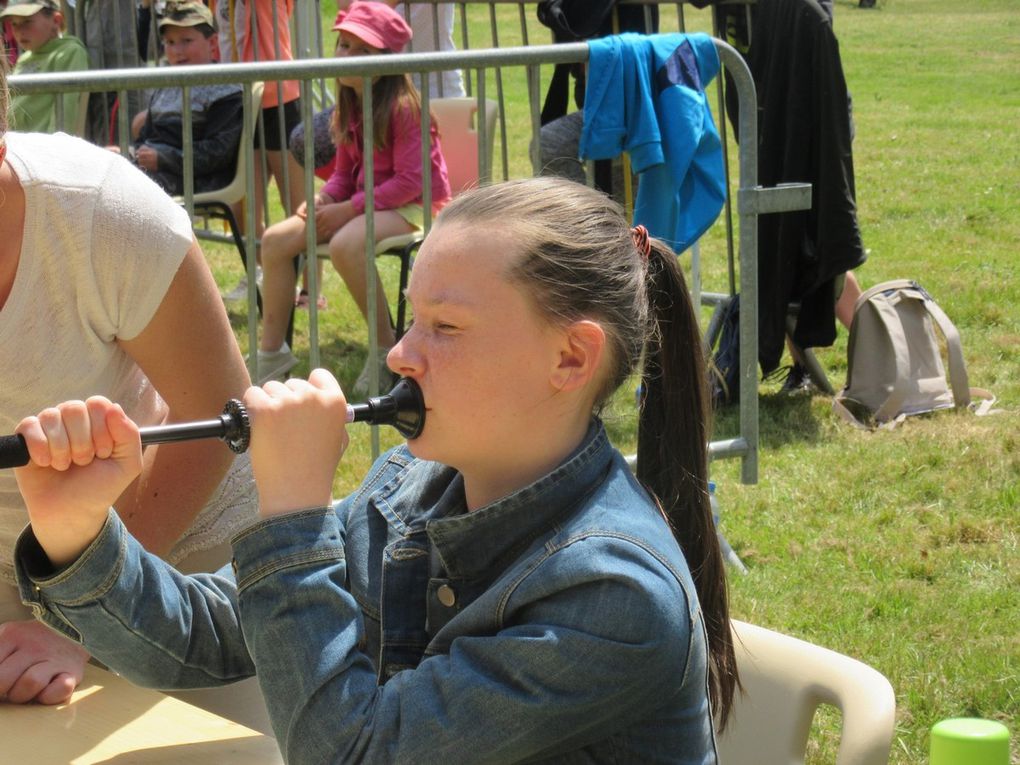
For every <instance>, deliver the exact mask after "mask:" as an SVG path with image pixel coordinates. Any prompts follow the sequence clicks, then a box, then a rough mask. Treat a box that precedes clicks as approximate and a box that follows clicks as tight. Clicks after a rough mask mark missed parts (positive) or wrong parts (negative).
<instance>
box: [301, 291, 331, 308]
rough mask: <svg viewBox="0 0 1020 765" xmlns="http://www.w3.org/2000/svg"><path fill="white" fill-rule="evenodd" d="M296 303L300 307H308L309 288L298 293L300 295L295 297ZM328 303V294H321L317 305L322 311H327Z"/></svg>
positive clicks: (316, 302)
mask: <svg viewBox="0 0 1020 765" xmlns="http://www.w3.org/2000/svg"><path fill="white" fill-rule="evenodd" d="M294 305H295V306H296V307H298V308H305V309H307V308H308V290H301V291H300V292H299V293H298V296H297V297H296V298H294ZM327 305H328V304H327V302H326V296H325V295H319V299H318V300H316V301H315V307H316V308H318V309H319V310H320V311H325V310H326V306H327Z"/></svg>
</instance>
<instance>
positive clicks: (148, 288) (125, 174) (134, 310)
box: [90, 158, 192, 340]
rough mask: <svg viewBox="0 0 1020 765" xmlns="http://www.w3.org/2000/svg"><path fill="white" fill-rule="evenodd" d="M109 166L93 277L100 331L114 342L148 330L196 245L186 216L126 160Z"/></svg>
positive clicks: (98, 208)
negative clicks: (185, 258)
mask: <svg viewBox="0 0 1020 765" xmlns="http://www.w3.org/2000/svg"><path fill="white" fill-rule="evenodd" d="M115 159H117V160H118V161H113V162H110V163H109V166H108V170H107V173H106V178H105V179H104V182H103V183H102V184H101V186H100V190H99V192H98V194H97V196H96V201H95V209H94V214H93V220H92V224H93V225H92V241H91V247H90V250H91V252H92V275H93V278H94V279H95V286H96V294H97V296H98V298H99V301H100V305H101V310H100V316H101V319H100V323H101V324H105V326H101V327H97V329H98V330H99V331H100V332H101V333H102V334H104V335H108V336H109V337H110V338H111V339H113V338H119V339H121V340H131V339H133V338H135V337H137V336H138V335H139V334H140V333H141V332H142V330H144V329H145V328H146V327H147V326H148V324H149V322H150V321H151V320H152V317H153V316H154V315H155V313H156V310H157V309H158V308H159V306H160V304H161V303H162V302H163V298H164V296H165V295H166V293H167V290H168V289H169V287H170V283H171V282H172V281H173V279H174V276H175V275H176V273H177V270H178V268H180V265H181V263H182V262H183V260H184V256H185V254H186V253H187V251H188V249H189V247H190V246H191V241H192V231H191V221H190V220H189V218H188V214H187V212H185V210H184V209H183V208H182V207H181V206H180V205H178V204H177V203H176V202H174V201H173V200H172V199H170V197H168V196H167V195H166V192H164V191H163V190H162V189H160V188H159V187H158V186H157V185H156V184H155V183H154V182H153V181H152V180H150V179H149V178H148V177H146V176H145V175H144V174H143V173H142V172H141V171H140V170H138V169H137V168H135V167H134V166H132V165H131V164H130V163H128V162H126V161H123V160H122V159H121V158H115Z"/></svg>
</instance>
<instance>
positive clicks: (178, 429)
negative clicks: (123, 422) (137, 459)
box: [0, 377, 425, 469]
mask: <svg viewBox="0 0 1020 765" xmlns="http://www.w3.org/2000/svg"><path fill="white" fill-rule="evenodd" d="M347 422H367V423H369V424H370V425H392V426H393V427H394V428H396V429H397V432H399V433H400V435H402V436H403V437H404V438H417V437H418V436H419V435H421V431H422V429H423V428H424V427H425V400H424V398H423V397H422V394H421V388H419V387H418V383H416V382H415V381H414V380H412V379H410V378H408V377H402V378H400V380H398V381H397V384H396V385H394V386H393V389H392V390H391V391H390V392H389V393H386V394H384V395H382V396H373V397H372V398H369V399H368V401H366V402H365V403H363V404H348V405H347ZM139 434H140V435H141V438H142V446H148V445H149V444H166V443H171V442H174V441H194V440H197V439H200V438H219V439H222V440H223V441H225V442H226V444H227V446H228V447H230V449H231V450H232V451H234V452H237V453H238V454H240V453H241V452H243V451H245V450H246V449H247V448H248V444H249V442H250V441H251V424H250V423H249V421H248V410H247V409H245V408H244V404H242V403H241V402H240V401H238V400H237V399H231V400H230V401H228V402H227V405H226V406H225V407H223V414H221V415H220V416H219V417H217V418H216V419H213V420H197V421H195V422H178V423H172V424H170V425H154V426H152V427H147V428H139ZM28 463H29V456H28V447H27V446H26V445H25V439H24V437H23V436H21V434H15V435H11V436H0V469H2V468H14V467H21V466H22V465H27V464H28Z"/></svg>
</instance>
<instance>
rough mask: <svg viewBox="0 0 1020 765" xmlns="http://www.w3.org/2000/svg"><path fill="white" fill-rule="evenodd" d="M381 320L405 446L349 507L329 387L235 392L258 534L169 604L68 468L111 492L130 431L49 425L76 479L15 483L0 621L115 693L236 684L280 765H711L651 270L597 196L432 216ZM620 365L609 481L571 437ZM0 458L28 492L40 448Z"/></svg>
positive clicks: (677, 298)
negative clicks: (72, 645)
mask: <svg viewBox="0 0 1020 765" xmlns="http://www.w3.org/2000/svg"><path fill="white" fill-rule="evenodd" d="M407 299H408V302H409V304H410V306H411V307H412V309H413V311H414V322H413V324H412V325H411V327H410V328H409V329H408V331H407V333H406V334H405V335H404V336H403V337H402V338H401V339H400V341H399V342H398V343H397V344H396V345H395V346H394V347H393V349H392V350H391V351H390V353H389V357H388V363H389V367H390V369H391V370H392V371H393V372H395V373H397V374H399V375H402V376H405V377H409V378H412V379H413V380H415V381H416V382H417V383H418V384H419V385H420V387H421V389H422V392H423V396H424V401H425V407H426V412H427V413H426V419H425V427H424V430H423V431H422V433H421V434H420V435H419V436H417V437H415V438H413V439H411V440H410V441H409V442H408V443H407V444H406V445H403V446H400V447H398V448H396V449H394V450H392V451H390V452H388V453H387V454H384V455H383V456H382V457H380V459H379V460H378V461H377V462H376V464H375V466H373V468H372V469H371V471H370V473H369V475H368V477H367V478H366V479H365V481H364V482H363V484H362V486H361V488H360V489H359V490H358V491H357V492H355V493H354V494H353V495H351V496H349V497H347V498H346V499H344V500H341V501H339V502H337V503H335V504H334V503H332V501H331V499H330V490H331V485H332V481H333V476H334V471H335V469H336V465H337V463H338V461H339V460H340V458H341V457H342V455H343V452H344V449H345V448H346V445H347V436H346V432H345V430H344V424H343V421H344V415H345V406H344V404H345V397H344V394H343V392H342V391H341V390H340V387H339V386H338V384H337V382H336V380H335V379H334V378H333V377H332V376H331V375H330V374H329V373H328V372H326V371H325V370H315V371H314V372H313V373H312V375H311V377H310V378H309V380H307V381H303V380H295V379H292V380H288V381H287V382H286V383H280V382H269V383H267V384H266V385H264V386H263V387H261V388H251V389H249V390H248V392H247V393H246V395H245V403H246V405H247V406H248V409H249V412H250V414H251V419H252V462H253V465H254V469H255V477H256V482H257V484H258V489H259V498H260V505H261V507H260V512H261V515H262V516H263V520H262V521H261V522H259V523H257V524H256V525H254V526H253V527H252V528H250V529H248V530H247V531H245V532H243V533H242V534H240V535H238V537H236V538H235V540H234V577H236V583H235V581H234V579H233V578H224V577H212V578H210V577H206V578H204V579H190V578H187V577H179V576H178V577H173V576H171V575H169V574H167V573H166V572H165V571H164V570H163V568H162V566H161V564H160V563H159V562H158V561H156V560H155V559H152V558H150V557H149V556H147V555H146V554H144V553H143V552H142V551H141V550H140V549H139V548H138V546H137V545H135V544H134V543H133V542H132V540H131V539H130V538H129V536H128V535H127V534H126V533H125V531H124V529H123V526H122V525H121V524H120V523H119V522H118V521H117V519H116V516H112V515H107V513H106V510H105V507H104V505H103V497H105V496H107V495H108V496H111V497H116V494H117V491H118V490H119V486H118V484H117V483H116V482H115V481H112V480H110V483H111V485H110V486H109V489H108V491H107V492H106V494H105V495H101V494H100V493H99V492H98V491H97V489H96V486H97V482H98V478H97V477H96V476H90V473H91V471H92V469H93V467H94V465H88V466H86V465H82V462H83V461H84V460H83V457H82V455H83V454H87V453H88V452H89V449H90V444H91V443H92V442H93V440H94V441H96V442H97V443H99V444H102V445H103V446H104V449H103V451H102V453H101V455H99V454H97V459H95V463H101V462H114V463H117V464H118V465H119V466H120V467H121V472H122V473H123V474H124V476H125V477H127V476H130V475H131V473H132V472H133V470H134V469H135V468H134V464H135V462H134V461H135V460H137V459H138V454H137V449H138V447H137V436H136V435H134V429H133V426H132V424H131V423H130V421H127V420H126V418H124V417H123V415H122V414H121V413H118V411H117V410H116V408H115V407H114V406H113V405H112V404H110V403H109V402H104V401H95V400H93V401H90V403H89V405H88V407H85V409H87V411H86V412H85V414H81V413H79V414H75V412H76V409H75V408H74V407H64V408H62V415H63V417H65V418H72V419H73V422H71V423H69V424H68V426H67V427H66V428H65V430H66V432H67V433H68V434H69V437H70V440H71V442H72V444H71V446H73V447H74V448H75V452H74V453H75V459H76V463H78V465H79V467H78V468H77V472H76V474H75V476H68V475H63V474H60V473H58V472H57V471H54V470H51V469H49V468H43V467H39V466H32V467H28V468H22V469H21V470H22V471H29V472H26V473H25V474H24V478H25V480H22V481H21V486H22V491H23V492H26V496H25V498H26V502H27V504H28V506H29V508H30V512H31V513H32V523H33V527H32V531H31V532H29V533H28V535H27V538H26V539H25V540H24V548H23V553H22V555H20V556H19V571H20V574H21V576H22V577H23V579H24V580H25V585H24V586H23V588H22V592H34V593H37V594H38V606H39V608H40V609H41V610H42V611H44V617H43V618H45V619H47V620H48V621H51V623H55V624H62V625H64V626H65V628H66V627H67V625H68V624H70V625H71V627H73V629H74V630H75V631H76V633H78V634H81V635H83V637H84V641H85V644H86V646H88V647H89V648H90V649H91V650H92V651H93V653H94V654H95V655H96V657H97V658H98V659H100V660H101V661H103V662H106V663H108V664H110V665H111V666H112V667H113V668H114V669H117V670H121V669H122V666H123V662H122V660H120V657H121V656H125V655H127V656H133V657H135V659H134V660H133V661H132V662H131V665H132V666H131V667H125V668H124V670H123V671H125V673H126V674H128V676H129V677H130V678H132V679H134V680H135V681H136V682H143V683H145V684H148V685H155V686H157V687H163V688H167V687H174V686H180V685H183V684H187V683H192V684H194V683H199V682H206V683H209V682H214V681H220V682H222V681H224V680H229V679H232V678H236V677H240V676H244V675H247V674H251V673H257V675H258V677H259V681H260V683H261V686H262V688H263V691H264V693H265V696H266V701H267V705H268V708H269V713H270V716H271V718H272V720H273V725H274V729H275V732H276V736H277V740H278V741H279V743H280V745H281V747H283V751H284V753H285V755H286V757H287V759H288V761H289V762H306V761H307V762H348V761H358V762H434V761H440V760H442V761H444V762H451V763H452V762H494V763H511V762H519V761H528V762H538V761H541V762H589V761H590V762H595V761H598V762H602V761H605V762H642V763H645V762H649V763H651V762H671V763H714V762H716V760H717V757H716V746H715V732H716V730H719V729H721V728H722V726H723V725H724V724H725V721H726V717H727V715H728V713H729V709H730V705H731V702H732V698H733V693H734V688H735V687H736V686H737V673H736V667H735V663H734V658H733V646H732V643H731V638H730V631H729V617H728V613H727V603H726V583H725V578H724V573H723V567H722V562H721V558H720V554H719V550H718V548H717V543H716V535H715V532H714V529H713V527H712V518H711V513H710V510H709V504H708V496H707V488H706V444H707V440H708V430H707V424H706V417H707V411H708V407H707V405H706V396H705V390H704V387H705V373H704V368H703V361H702V350H701V343H700V339H699V336H698V327H697V323H696V317H695V312H694V308H693V306H692V305H691V301H690V298H689V296H688V292H687V289H686V286H685V284H684V280H683V276H682V274H681V271H680V269H679V268H678V265H677V260H676V256H675V255H674V254H673V253H672V252H671V251H670V250H669V249H668V248H667V247H665V246H664V245H663V244H661V243H660V242H658V241H656V240H650V239H649V238H648V235H647V233H646V232H644V231H643V230H641V229H640V228H639V229H631V227H630V225H629V223H628V222H627V220H626V218H625V217H624V215H623V213H622V211H621V209H620V208H619V206H618V205H616V204H615V203H614V202H612V201H611V200H610V199H609V198H607V197H606V196H604V195H602V194H601V193H599V192H597V191H594V190H592V189H589V188H587V187H585V186H581V185H577V184H574V183H571V182H569V181H564V180H562V179H555V178H536V179H530V180H522V181H512V182H508V183H501V184H497V185H493V186H489V187H485V188H481V189H476V190H473V191H469V192H465V193H463V194H461V195H460V196H458V197H457V198H455V199H454V200H453V201H452V202H450V203H449V204H448V205H447V206H446V207H445V208H444V209H443V211H442V212H441V213H440V214H439V216H438V217H437V219H436V223H435V225H434V227H433V229H432V231H431V233H430V234H429V235H428V237H427V238H426V240H425V242H424V244H423V245H422V247H421V250H420V253H419V255H418V258H417V260H416V262H415V266H414V270H413V271H412V274H411V280H410V284H409V287H408V290H407ZM642 360H644V387H645V391H646V394H645V400H644V402H643V405H642V411H641V419H640V425H639V428H640V429H639V450H638V451H639V456H638V475H637V477H635V476H634V475H633V474H632V473H631V471H630V470H629V468H628V467H627V464H626V461H625V460H624V458H623V456H622V455H621V454H620V453H619V452H618V451H617V450H616V449H614V448H613V447H612V445H611V444H610V443H609V440H608V437H607V435H606V431H605V429H604V428H603V426H602V423H601V421H600V419H599V413H600V412H601V410H602V407H603V406H604V404H605V402H606V401H607V400H608V399H609V397H610V396H611V395H612V393H613V391H614V390H616V389H617V388H618V387H619V386H620V385H621V384H623V383H624V382H625V381H626V380H627V379H628V377H629V376H630V375H631V374H632V373H634V372H636V371H637V370H638V369H640V365H641V362H642ZM90 427H91V428H92V429H93V430H94V431H98V433H97V436H96V437H95V438H94V439H90V438H86V437H84V436H82V435H81V434H82V433H86V434H87V433H88V432H89V429H90ZM20 430H21V432H22V433H23V434H24V435H25V437H26V439H27V440H28V441H29V445H30V449H31V450H32V454H33V457H34V458H36V457H37V458H38V459H39V464H48V462H47V461H48V460H53V457H54V454H53V453H54V452H56V453H58V454H57V455H56V456H60V454H59V453H60V452H61V450H62V449H64V448H67V447H66V446H65V445H63V444H61V443H56V442H55V443H52V444H51V443H49V441H48V440H47V437H46V434H45V433H44V432H43V431H41V430H40V429H39V428H37V427H36V425H35V424H34V423H33V422H32V418H29V420H26V422H25V423H24V424H23V427H22V428H21V429H20ZM111 442H112V443H113V450H112V453H111V452H110V450H109V449H107V448H105V447H106V445H108V444H109V443H111ZM109 472H110V474H111V475H112V474H114V473H115V471H113V470H112V466H111V469H110V470H109ZM81 476H85V477H86V478H89V477H90V478H91V483H90V484H89V486H90V493H89V496H90V497H91V498H92V502H91V507H89V508H85V507H83V504H85V503H84V502H83V500H82V499H81V497H82V494H81V492H80V491H78V490H77V489H76V487H75V485H74V481H73V480H70V479H73V478H75V477H78V478H79V480H85V479H83V478H81ZM61 497H66V502H67V504H68V506H69V507H73V509H74V512H75V516H74V517H75V519H76V522H75V523H74V524H69V523H67V522H61V517H62V515H66V514H67V512H66V511H62V509H61V507H60V503H61V499H60V498H61ZM83 529H91V531H89V532H85V531H83ZM40 547H41V553H40V552H39V549H40ZM125 550H126V552H125ZM46 559H48V560H49V563H50V565H52V566H54V567H61V568H63V571H62V573H61V574H60V576H59V577H57V578H56V581H57V582H59V584H58V585H57V586H56V587H52V586H51V582H52V581H54V580H53V579H51V578H48V577H49V576H50V573H49V572H48V571H47V570H46V566H45V565H43V564H42V561H44V560H46ZM72 562H74V565H73V566H70V565H69V564H71V563H72ZM97 581H102V582H103V583H104V587H107V585H108V587H107V588H106V589H104V592H103V593H102V594H101V601H102V604H101V606H100V605H95V606H93V605H92V604H91V603H90V601H89V598H90V597H95V596H94V595H91V594H90V593H93V592H94V591H93V590H90V589H89V588H90V587H91V586H92V585H93V584H94V583H95V582H97ZM64 602H73V603H74V605H75V607H74V608H73V609H63V608H61V604H62V603H64ZM114 625H117V626H114ZM125 625H130V626H125ZM139 656H144V657H145V659H146V660H144V661H139V660H138V657H139ZM129 670H130V671H129Z"/></svg>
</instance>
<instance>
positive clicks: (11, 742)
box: [0, 665, 283, 765]
mask: <svg viewBox="0 0 1020 765" xmlns="http://www.w3.org/2000/svg"><path fill="white" fill-rule="evenodd" d="M0 761H2V762H4V763H11V764H12V765H15V764H16V765H87V764H88V763H110V764H113V763H116V764H117V765H135V764H136V763H139V764H141V765H148V764H149V763H174V765H280V763H282V762H283V758H282V757H281V756H280V752H279V750H278V749H277V747H276V741H275V739H273V738H271V737H269V736H264V735H262V734H261V733H258V732H256V731H253V730H251V729H250V728H246V727H244V726H243V725H240V724H238V723H235V722H232V721H231V720H227V719H225V718H222V717H218V716H217V715H214V714H212V713H211V712H207V711H205V710H204V709H199V708H198V707H196V706H192V705H191V704H186V703H185V702H183V701H180V700H178V699H174V698H171V697H169V696H165V695H164V694H162V693H159V692H157V691H152V690H146V689H143V688H138V687H136V686H134V685H131V684H130V683H129V682H128V681H126V680H124V679H123V678H121V677H118V676H116V675H113V674H111V673H109V672H107V671H105V670H102V669H99V668H97V667H93V666H91V665H89V666H87V667H86V670H85V679H84V680H83V681H82V683H81V685H79V686H78V689H77V690H76V691H75V692H74V695H73V696H72V697H71V700H70V701H69V702H68V703H67V704H61V705H59V706H42V705H39V704H28V705H20V704H0Z"/></svg>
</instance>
